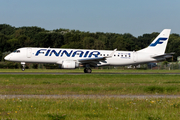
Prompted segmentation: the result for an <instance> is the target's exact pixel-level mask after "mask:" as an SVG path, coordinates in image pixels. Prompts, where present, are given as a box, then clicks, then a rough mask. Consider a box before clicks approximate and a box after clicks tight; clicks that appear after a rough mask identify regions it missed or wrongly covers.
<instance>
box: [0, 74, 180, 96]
mask: <svg viewBox="0 0 180 120" xmlns="http://www.w3.org/2000/svg"><path fill="white" fill-rule="evenodd" d="M179 78H180V75H118V74H82V75H0V94H2V95H19V94H22V95H23V94H25V95H28V94H29V95H43V94H44V95H78V94H81V95H143V94H145V95H146V94H167V95H168V94H170V95H172V94H173V95H179V94H180V87H179V85H180V79H179Z"/></svg>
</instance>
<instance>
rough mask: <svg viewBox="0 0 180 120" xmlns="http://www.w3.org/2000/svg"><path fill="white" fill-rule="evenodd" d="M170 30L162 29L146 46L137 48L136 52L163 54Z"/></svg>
mask: <svg viewBox="0 0 180 120" xmlns="http://www.w3.org/2000/svg"><path fill="white" fill-rule="evenodd" d="M170 32H171V29H164V30H163V31H162V32H161V33H160V34H159V35H158V36H157V37H156V39H154V41H153V42H152V43H151V44H150V45H149V46H148V47H147V48H144V49H142V50H139V51H138V52H146V53H154V54H164V52H165V50H166V46H167V43H168V39H169V35H170Z"/></svg>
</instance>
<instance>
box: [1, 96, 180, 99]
mask: <svg viewBox="0 0 180 120" xmlns="http://www.w3.org/2000/svg"><path fill="white" fill-rule="evenodd" d="M12 98H49V99H68V98H73V99H93V98H99V99H102V98H121V99H125V98H129V99H133V98H136V99H147V98H169V99H174V98H180V95H0V99H12Z"/></svg>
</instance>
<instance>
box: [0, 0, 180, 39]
mask: <svg viewBox="0 0 180 120" xmlns="http://www.w3.org/2000/svg"><path fill="white" fill-rule="evenodd" d="M0 2H1V4H0V16H1V17H0V24H9V25H11V26H15V27H22V26H38V27H41V28H45V29H47V30H53V29H59V28H65V29H70V30H73V29H75V30H80V31H85V32H87V31H89V32H104V33H106V32H110V33H119V34H124V33H130V34H132V35H134V36H135V37H137V36H140V35H143V34H145V33H152V32H161V31H162V30H163V29H165V28H167V29H172V33H177V34H180V26H179V23H180V14H179V13H180V0H0Z"/></svg>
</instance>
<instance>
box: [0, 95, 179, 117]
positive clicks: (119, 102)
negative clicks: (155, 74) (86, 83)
mask: <svg viewBox="0 0 180 120" xmlns="http://www.w3.org/2000/svg"><path fill="white" fill-rule="evenodd" d="M0 103H1V104H0V118H1V119H3V120H7V119H8V120H14V119H18V120H42V119H45V120H178V119H179V117H180V115H179V108H180V99H179V98H176V99H160V98H159V99H120V98H101V99H96V98H92V99H80V98H76V99H72V98H69V99H68V98H67V99H48V98H47V99H37V98H36V99H35V98H34V99H25V98H24V99H20V98H17V99H0Z"/></svg>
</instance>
